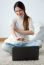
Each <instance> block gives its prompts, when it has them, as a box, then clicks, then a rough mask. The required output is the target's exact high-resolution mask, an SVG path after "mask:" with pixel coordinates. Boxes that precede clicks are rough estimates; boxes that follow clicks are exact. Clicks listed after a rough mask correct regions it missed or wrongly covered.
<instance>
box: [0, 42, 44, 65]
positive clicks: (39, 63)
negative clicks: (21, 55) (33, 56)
mask: <svg viewBox="0 0 44 65" xmlns="http://www.w3.org/2000/svg"><path fill="white" fill-rule="evenodd" d="M2 44H3V43H0V65H44V43H43V44H42V48H40V50H39V60H35V61H34V60H32V61H31V60H28V61H12V56H11V55H10V54H9V53H7V52H5V51H3V50H2V48H1V45H2Z"/></svg>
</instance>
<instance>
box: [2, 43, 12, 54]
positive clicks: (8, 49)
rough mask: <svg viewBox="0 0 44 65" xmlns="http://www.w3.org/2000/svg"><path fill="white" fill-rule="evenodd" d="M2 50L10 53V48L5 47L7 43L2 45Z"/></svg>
mask: <svg viewBox="0 0 44 65" xmlns="http://www.w3.org/2000/svg"><path fill="white" fill-rule="evenodd" d="M2 49H3V50H4V51H6V52H9V53H12V47H10V46H9V45H7V43H4V44H2Z"/></svg>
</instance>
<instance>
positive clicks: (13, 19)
mask: <svg viewBox="0 0 44 65" xmlns="http://www.w3.org/2000/svg"><path fill="white" fill-rule="evenodd" d="M16 21H17V19H16V18H12V19H11V20H10V21H9V23H10V24H14V23H16Z"/></svg>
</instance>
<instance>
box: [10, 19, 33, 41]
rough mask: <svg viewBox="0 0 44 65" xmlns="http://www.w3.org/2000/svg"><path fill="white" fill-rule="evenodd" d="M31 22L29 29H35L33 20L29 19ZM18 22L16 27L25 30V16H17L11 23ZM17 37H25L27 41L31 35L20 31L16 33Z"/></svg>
mask: <svg viewBox="0 0 44 65" xmlns="http://www.w3.org/2000/svg"><path fill="white" fill-rule="evenodd" d="M28 22H29V29H31V30H32V31H34V27H33V22H32V20H31V19H28ZM14 23H15V24H16V27H17V28H18V29H20V30H24V27H23V18H17V19H16V18H15V19H14V21H12V22H11V24H14ZM14 36H15V37H23V38H24V39H25V40H26V41H27V40H29V35H23V34H20V33H17V32H16V34H15V35H14Z"/></svg>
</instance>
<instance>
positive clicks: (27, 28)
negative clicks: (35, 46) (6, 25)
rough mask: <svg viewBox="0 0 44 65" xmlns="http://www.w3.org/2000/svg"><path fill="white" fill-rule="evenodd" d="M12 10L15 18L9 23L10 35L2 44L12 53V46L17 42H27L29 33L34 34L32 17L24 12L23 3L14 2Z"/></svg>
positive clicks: (20, 43)
mask: <svg viewBox="0 0 44 65" xmlns="http://www.w3.org/2000/svg"><path fill="white" fill-rule="evenodd" d="M14 11H15V13H16V18H15V19H14V20H13V21H12V24H11V36H10V37H9V38H8V39H7V40H5V42H4V44H3V45H2V48H3V49H4V50H5V51H7V52H9V53H12V48H13V47H14V46H15V45H17V44H19V46H20V45H21V46H22V44H24V43H28V44H29V42H30V39H29V35H33V34H34V27H33V23H32V19H31V17H29V16H28V15H27V14H26V11H25V6H24V4H23V3H22V2H20V1H18V2H16V3H15V5H14Z"/></svg>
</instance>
